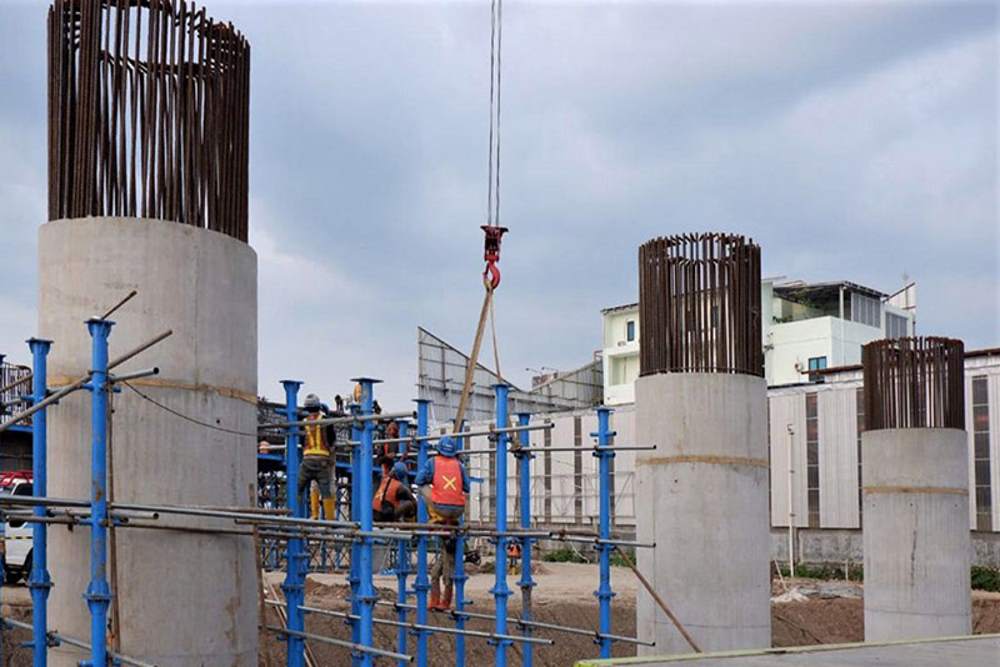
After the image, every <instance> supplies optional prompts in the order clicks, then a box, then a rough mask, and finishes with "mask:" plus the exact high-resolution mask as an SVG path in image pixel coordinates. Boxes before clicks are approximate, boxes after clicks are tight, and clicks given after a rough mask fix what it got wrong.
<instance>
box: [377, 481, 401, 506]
mask: <svg viewBox="0 0 1000 667" xmlns="http://www.w3.org/2000/svg"><path fill="white" fill-rule="evenodd" d="M401 488H403V485H402V484H400V483H399V480H397V479H393V478H392V477H389V476H388V475H383V476H382V483H381V484H379V485H378V490H377V491H376V492H375V497H374V498H372V509H373V510H375V511H376V512H381V511H382V503H383V502H387V503H389V504H390V505H392V507H393V509H395V508H396V507H398V505H399V490H400V489H401Z"/></svg>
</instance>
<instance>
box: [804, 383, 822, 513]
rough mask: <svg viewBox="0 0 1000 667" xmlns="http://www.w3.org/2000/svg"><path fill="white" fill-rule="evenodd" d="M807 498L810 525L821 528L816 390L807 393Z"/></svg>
mask: <svg viewBox="0 0 1000 667" xmlns="http://www.w3.org/2000/svg"><path fill="white" fill-rule="evenodd" d="M806 500H807V508H808V513H809V527H810V528H819V406H818V402H817V396H816V393H815V392H813V393H811V394H806Z"/></svg>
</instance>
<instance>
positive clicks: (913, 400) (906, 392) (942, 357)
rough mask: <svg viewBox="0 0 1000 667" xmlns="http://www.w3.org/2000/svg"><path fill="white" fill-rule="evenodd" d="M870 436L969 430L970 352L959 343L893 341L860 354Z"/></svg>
mask: <svg viewBox="0 0 1000 667" xmlns="http://www.w3.org/2000/svg"><path fill="white" fill-rule="evenodd" d="M861 363H862V365H863V367H864V387H865V393H864V402H865V430H866V431H873V430H876V429H885V428H958V429H964V428H965V384H964V383H965V346H964V345H963V343H962V341H960V340H956V339H954V338H940V337H934V336H928V337H914V338H890V339H885V340H877V341H874V342H872V343H868V344H867V345H865V346H864V347H862V348H861Z"/></svg>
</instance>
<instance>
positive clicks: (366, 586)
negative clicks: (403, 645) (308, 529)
mask: <svg viewBox="0 0 1000 667" xmlns="http://www.w3.org/2000/svg"><path fill="white" fill-rule="evenodd" d="M353 381H354V382H358V383H360V384H361V414H362V415H363V416H366V417H367V416H369V415H371V414H372V412H373V410H372V408H373V404H374V401H373V397H372V389H373V387H374V384H375V383H376V382H378V380H373V379H371V378H354V380H353ZM374 431H375V422H374V420H371V419H367V420H365V422H364V424H363V425H362V426H361V452H360V458H361V462H360V466H359V472H360V477H361V479H360V480H358V482H357V483H356V484H355V485H354V488H355V489H357V490H358V492H359V494H360V496H361V497H360V498H359V499H358V505H359V506H360V510H361V512H360V519H361V522H360V523H361V530H362V531H366V533H365V534H364V536H363V537H362V538H361V549H360V555H361V562H360V563H359V567H358V577H359V578H360V582H359V584H358V593H357V598H358V602H359V607H360V612H361V613H360V614H358V616H359V618H360V623H359V624H360V626H361V631H360V634H359V637H360V641H359V642H358V643H359V644H361V645H362V646H372V645H373V643H372V639H373V637H374V633H373V630H372V625H373V623H372V619H373V618H374V609H375V600H376V599H377V597H378V596H377V595H376V594H375V584H374V582H373V581H372V537H371V535H370V534H369V533H370V532H371V531H372V528H373V526H372V518H373V517H372V495H373V494H372V455H373V451H372V440H373V439H374V435H373V433H374ZM371 665H372V654H371V653H368V652H364V653H362V654H361V666H362V667H371Z"/></svg>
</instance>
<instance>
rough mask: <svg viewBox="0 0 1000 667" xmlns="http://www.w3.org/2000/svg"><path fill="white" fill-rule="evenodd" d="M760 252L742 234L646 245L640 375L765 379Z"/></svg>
mask: <svg viewBox="0 0 1000 667" xmlns="http://www.w3.org/2000/svg"><path fill="white" fill-rule="evenodd" d="M760 318H761V309H760V246H758V245H757V244H755V243H754V242H753V241H752V240H750V239H746V238H744V237H743V236H739V235H736V234H717V233H703V234H681V235H677V236H665V237H660V238H656V239H652V240H651V241H647V242H646V243H644V244H642V245H641V246H639V330H640V335H641V336H642V344H641V346H640V348H639V369H640V374H641V375H652V374H654V373H743V374H746V375H756V376H763V375H764V353H763V348H762V347H761V323H760Z"/></svg>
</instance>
